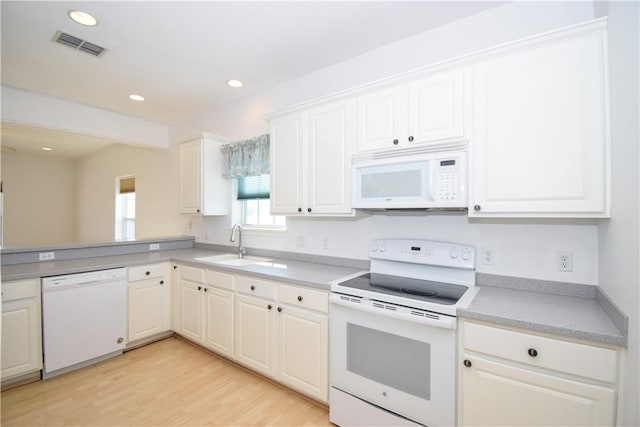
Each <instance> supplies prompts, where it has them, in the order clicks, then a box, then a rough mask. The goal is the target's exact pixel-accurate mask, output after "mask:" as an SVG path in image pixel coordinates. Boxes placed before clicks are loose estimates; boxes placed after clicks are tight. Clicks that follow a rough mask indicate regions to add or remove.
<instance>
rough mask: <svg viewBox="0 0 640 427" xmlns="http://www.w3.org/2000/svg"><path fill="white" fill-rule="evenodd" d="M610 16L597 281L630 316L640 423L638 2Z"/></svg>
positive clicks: (635, 420) (629, 376)
mask: <svg viewBox="0 0 640 427" xmlns="http://www.w3.org/2000/svg"><path fill="white" fill-rule="evenodd" d="M597 10H598V12H599V14H601V15H603V16H607V15H608V16H609V66H610V76H611V78H610V82H611V83H610V89H611V97H610V98H611V141H612V153H611V154H612V155H611V159H612V177H611V180H612V192H611V219H610V220H606V221H601V223H600V225H599V226H598V240H599V248H598V251H599V257H600V275H599V280H598V283H599V285H600V286H601V287H602V289H603V290H604V291H605V292H606V293H607V295H609V296H610V297H611V298H612V299H613V300H614V301H615V303H616V304H617V305H618V306H619V307H620V308H621V309H622V310H623V311H624V312H625V313H626V314H627V315H628V316H629V348H628V354H627V359H628V362H627V363H626V372H625V375H624V376H623V378H624V383H623V396H624V398H623V399H622V402H621V403H622V411H621V413H620V415H619V416H620V420H619V421H620V424H621V425H627V426H638V425H640V412H639V411H640V406H639V405H638V403H639V402H640V398H639V396H640V385H639V376H640V349H639V346H640V290H639V289H640V271H639V270H638V268H639V265H640V247H639V245H640V243H639V242H640V224H639V220H638V218H639V217H640V176H639V173H638V165H639V164H640V162H639V156H640V149H639V147H638V144H639V141H640V130H639V119H640V109H639V104H640V98H639V94H638V91H639V90H640V87H639V86H640V85H639V79H640V65H639V59H638V56H639V49H640V42H639V38H640V31H639V29H638V22H640V7H639V4H638V3H637V2H611V3H601V4H598V8H597Z"/></svg>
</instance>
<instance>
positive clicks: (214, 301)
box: [204, 286, 233, 357]
mask: <svg viewBox="0 0 640 427" xmlns="http://www.w3.org/2000/svg"><path fill="white" fill-rule="evenodd" d="M205 289H206V292H205V315H206V319H205V339H204V345H205V346H206V347H208V348H210V349H211V350H213V351H215V352H218V353H220V354H223V355H225V356H228V357H233V292H232V291H227V290H224V289H217V288H212V287H210V286H209V287H207V288H205Z"/></svg>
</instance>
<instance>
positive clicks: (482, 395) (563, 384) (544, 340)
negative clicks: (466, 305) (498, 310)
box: [459, 321, 618, 426]
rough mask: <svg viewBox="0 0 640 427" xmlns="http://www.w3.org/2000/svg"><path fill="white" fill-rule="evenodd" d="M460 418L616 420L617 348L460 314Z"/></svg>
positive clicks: (553, 422)
mask: <svg viewBox="0 0 640 427" xmlns="http://www.w3.org/2000/svg"><path fill="white" fill-rule="evenodd" d="M460 334H461V335H460V339H461V347H462V350H461V351H460V361H459V362H460V365H459V366H460V368H459V369H460V375H459V377H460V384H459V390H460V396H459V424H460V425H462V426H488V425H491V426H514V425H518V426H560V425H562V426H599V425H614V424H615V402H616V387H617V386H616V381H617V365H618V352H617V350H615V349H612V348H604V347H597V346H592V345H588V344H582V343H576V342H570V341H564V340H561V339H556V338H550V337H546V336H545V337H543V336H538V335H532V334H529V333H526V332H524V331H517V330H512V329H503V328H497V327H493V326H489V325H484V324H480V323H475V322H469V321H462V322H461V328H460Z"/></svg>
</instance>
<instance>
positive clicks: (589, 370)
mask: <svg viewBox="0 0 640 427" xmlns="http://www.w3.org/2000/svg"><path fill="white" fill-rule="evenodd" d="M463 340H464V341H463V342H464V347H465V351H467V350H473V351H477V352H480V353H485V354H489V355H492V356H496V357H501V358H503V359H508V360H512V361H515V362H520V363H525V364H527V365H532V366H538V367H540V368H545V369H552V370H555V371H560V372H565V373H568V374H572V375H579V376H583V377H587V378H593V379H595V380H599V381H606V382H609V383H615V382H616V377H617V361H618V352H617V351H616V350H612V349H607V348H602V347H594V346H591V345H586V344H579V343H574V342H569V341H564V340H560V339H554V338H548V337H542V336H538V335H532V334H529V333H524V332H516V331H512V330H506V329H501V328H494V327H491V326H486V325H479V324H476V323H469V322H464V337H463ZM530 353H531V354H530Z"/></svg>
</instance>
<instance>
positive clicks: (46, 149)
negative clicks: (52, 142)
mask: <svg viewBox="0 0 640 427" xmlns="http://www.w3.org/2000/svg"><path fill="white" fill-rule="evenodd" d="M42 150H43V151H53V148H49V147H42Z"/></svg>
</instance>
